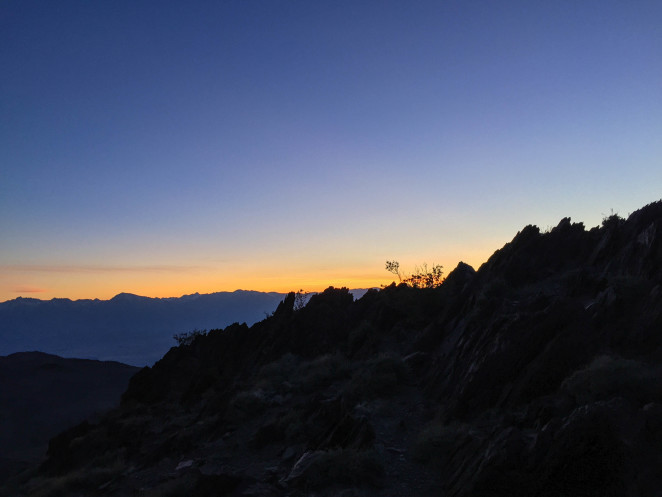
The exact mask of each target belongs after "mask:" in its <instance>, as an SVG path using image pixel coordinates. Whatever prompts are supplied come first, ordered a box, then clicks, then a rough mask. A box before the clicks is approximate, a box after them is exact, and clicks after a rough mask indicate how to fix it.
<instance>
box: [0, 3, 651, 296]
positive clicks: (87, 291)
mask: <svg viewBox="0 0 662 497" xmlns="http://www.w3.org/2000/svg"><path fill="white" fill-rule="evenodd" d="M661 60H662V3H660V2H657V1H632V2H624V1H600V2H598V1H586V2H565V1H559V2H528V1H521V2H517V1H510V2H508V1H506V2H478V1H476V2H474V1H457V2H442V1H439V2H391V1H386V2H360V1H358V2H357V1H352V2H342V1H334V2H303V1H301V2H297V1H287V2H286V1H225V2H162V1H160V2H155V1H146V2H139V1H131V2H128V1H127V2H122V1H113V2H105V3H102V2H86V1H78V2H75V1H66V0H65V1H60V2H19V1H7V2H3V3H2V4H1V5H0V67H2V71H0V73H1V74H0V114H1V115H2V116H3V117H2V119H1V120H0V268H1V270H0V300H6V299H10V298H14V297H16V296H18V295H24V296H28V295H31V296H36V297H39V298H51V297H54V296H58V297H71V298H83V297H100V298H106V297H109V296H112V295H114V294H115V293H118V292H120V291H129V292H133V293H140V294H144V295H151V296H170V295H181V294H183V293H191V292H195V291H201V292H208V291H217V290H234V289H236V288H247V289H259V290H281V291H284V290H288V289H298V288H300V287H303V288H305V289H310V290H317V289H321V288H324V287H325V286H327V284H335V285H341V284H347V285H350V286H373V285H379V284H380V283H387V282H388V281H389V274H388V273H387V272H385V271H384V269H383V265H384V261H385V260H386V259H398V260H400V262H401V265H402V266H403V267H404V268H405V269H409V270H411V269H413V266H414V265H415V264H419V263H422V262H425V261H427V262H428V263H440V264H443V265H444V266H445V268H446V269H447V271H448V270H450V269H452V267H454V266H455V264H457V262H458V261H459V260H465V261H467V262H469V263H471V264H473V265H476V266H478V265H479V264H480V263H482V262H484V261H485V260H486V259H487V257H489V255H490V254H491V253H492V252H493V251H494V250H495V249H497V248H499V247H501V246H502V245H503V244H504V243H505V242H507V241H509V240H510V239H511V238H512V236H514V234H515V233H516V232H517V231H518V230H519V229H521V228H522V227H523V226H525V225H526V224H536V225H538V226H540V227H541V228H543V229H545V228H547V227H549V226H552V225H555V224H556V223H558V221H559V220H560V219H561V218H562V217H565V216H571V217H572V218H573V220H575V221H582V222H584V223H585V224H586V225H587V227H591V226H595V225H597V224H599V223H600V221H601V219H602V217H603V216H604V215H606V214H609V213H610V212H611V210H612V209H613V210H614V211H615V212H617V213H619V214H621V215H627V214H628V213H629V212H632V211H633V210H635V209H637V208H639V207H642V206H643V205H645V204H646V203H649V202H651V201H654V200H658V199H659V198H660V197H662V194H661V193H660V192H661V191H662V188H661V187H662V164H661V162H662V159H661V158H662V138H661V137H662V64H661V63H660V62H661Z"/></svg>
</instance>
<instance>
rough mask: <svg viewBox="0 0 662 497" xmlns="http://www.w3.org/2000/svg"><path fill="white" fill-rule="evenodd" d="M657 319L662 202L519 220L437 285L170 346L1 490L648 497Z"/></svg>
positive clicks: (661, 345)
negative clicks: (97, 414)
mask: <svg viewBox="0 0 662 497" xmlns="http://www.w3.org/2000/svg"><path fill="white" fill-rule="evenodd" d="M661 330H662V201H659V202H655V203H653V204H650V205H648V206H646V207H644V208H642V209H641V210H639V211H637V212H635V213H633V214H632V215H630V216H629V218H628V219H627V220H623V219H620V218H618V217H617V216H611V217H609V218H607V219H605V220H604V222H603V224H602V226H600V227H597V228H593V229H591V230H586V229H585V228H584V226H583V225H582V224H581V223H572V222H571V220H570V219H567V218H566V219H563V220H562V221H561V222H560V223H559V224H558V226H556V227H555V228H553V229H551V230H549V231H548V232H541V231H540V230H539V229H538V228H537V227H535V226H527V227H525V228H524V229H522V230H521V231H520V232H519V233H518V234H517V235H516V236H515V237H514V238H513V240H512V241H511V242H510V243H507V244H506V245H505V246H504V247H503V248H501V249H499V250H497V251H496V252H495V253H494V255H493V256H492V257H490V259H489V260H488V261H487V262H486V263H485V264H483V265H482V266H481V268H480V269H479V270H478V271H474V270H473V268H471V267H469V266H467V265H466V264H463V263H460V264H459V265H458V266H457V267H456V268H455V269H454V270H453V271H452V272H451V273H450V274H449V275H448V277H447V278H446V280H445V282H444V283H443V284H442V285H441V286H439V287H438V288H433V289H416V288H411V287H408V286H406V285H395V284H393V285H391V286H389V287H386V288H384V289H382V290H380V291H377V290H371V291H368V292H367V293H366V294H365V295H364V296H363V297H362V298H361V299H359V300H354V299H353V298H352V296H351V295H350V294H349V291H348V290H347V289H344V288H343V289H335V288H329V289H327V290H326V291H325V292H323V293H321V294H318V295H315V296H313V297H312V298H311V299H310V301H309V302H308V304H307V305H306V306H305V307H303V308H297V306H296V305H295V295H294V294H289V295H287V296H286V297H285V298H284V299H283V300H282V302H281V303H280V304H279V306H278V307H277V309H276V311H275V312H274V313H273V315H272V316H270V317H269V318H268V319H265V320H263V321H260V322H257V323H255V324H254V325H253V326H251V327H248V326H246V325H238V324H234V325H231V326H229V327H226V328H225V329H218V330H213V331H211V332H210V333H209V334H208V335H206V336H199V337H197V338H196V339H195V340H194V341H193V342H192V343H191V344H190V345H186V346H180V347H176V348H172V349H171V350H170V351H169V352H168V353H167V354H166V355H165V356H164V357H163V358H162V359H161V360H160V361H158V362H157V363H156V364H155V365H154V366H153V367H151V368H143V369H142V370H141V371H140V372H139V373H138V374H136V375H135V376H134V377H133V378H132V379H131V381H130V384H129V388H128V389H127V391H126V392H125V393H124V395H123V397H122V405H121V407H120V408H119V409H117V410H116V411H114V412H112V413H110V414H109V415H107V416H106V417H105V418H104V419H102V420H101V421H100V422H98V423H95V424H85V425H80V426H78V427H74V428H72V429H70V430H69V431H67V432H64V433H62V434H60V435H59V436H58V437H56V438H54V439H53V440H52V441H51V443H50V446H49V451H48V459H47V460H46V462H45V463H44V464H43V466H42V467H41V469H40V471H39V473H38V477H36V478H33V479H31V480H30V479H29V477H25V478H24V480H23V483H21V480H17V481H16V482H15V486H14V487H13V488H15V489H18V490H20V489H23V491H26V489H32V490H34V491H39V492H42V494H43V495H57V494H58V493H57V492H65V493H66V492H67V491H71V490H72V489H77V491H81V492H85V493H86V495H128V494H131V493H132V492H135V491H137V489H142V490H141V491H142V492H146V493H147V494H149V495H163V494H171V495H177V494H180V495H183V494H187V495H199V496H216V495H235V496H240V495H243V496H248V495H254V496H255V495H265V496H269V495H271V496H285V495H292V496H298V495H301V496H303V495H312V494H315V495H337V494H340V493H342V492H345V494H346V495H353V496H360V495H366V496H368V495H369V496H377V495H380V496H399V495H418V496H433V495H454V496H458V497H462V496H473V495H480V496H520V495H521V496H539V497H552V496H559V495H563V496H577V497H579V496H592V495H596V496H597V495H600V496H626V495H627V496H629V495H638V496H656V495H658V493H659V489H660V488H662V473H660V471H659V468H660V467H662V450H661V449H660V447H662V334H661V333H660V331H661ZM82 475H85V476H82ZM49 492H50V493H49Z"/></svg>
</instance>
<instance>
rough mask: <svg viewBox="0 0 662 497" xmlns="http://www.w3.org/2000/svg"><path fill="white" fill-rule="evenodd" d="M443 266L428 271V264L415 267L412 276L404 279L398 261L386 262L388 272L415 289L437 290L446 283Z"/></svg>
mask: <svg viewBox="0 0 662 497" xmlns="http://www.w3.org/2000/svg"><path fill="white" fill-rule="evenodd" d="M443 268H444V267H443V266H442V265H441V264H433V265H432V267H431V268H429V269H428V265H427V263H426V262H424V263H423V264H421V265H420V267H419V266H415V267H414V272H413V273H412V275H411V276H407V277H406V278H403V277H402V273H401V272H400V263H399V262H398V261H386V270H387V271H388V272H390V273H393V274H395V275H396V276H397V277H398V279H399V280H400V282H401V283H406V284H407V285H409V286H412V287H414V288H435V287H438V286H439V285H441V284H442V283H443V282H444V271H443Z"/></svg>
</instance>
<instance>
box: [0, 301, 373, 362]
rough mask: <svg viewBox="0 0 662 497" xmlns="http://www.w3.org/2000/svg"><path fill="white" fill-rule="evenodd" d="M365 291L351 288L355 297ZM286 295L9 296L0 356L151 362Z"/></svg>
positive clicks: (254, 316)
mask: <svg viewBox="0 0 662 497" xmlns="http://www.w3.org/2000/svg"><path fill="white" fill-rule="evenodd" d="M365 291H366V290H360V289H358V290H353V291H352V292H353V293H354V295H355V296H356V297H357V298H359V297H360V296H361V295H363V294H364V293H365ZM285 295H286V294H284V293H277V292H256V291H248V290H236V291H234V292H216V293H211V294H192V295H184V296H182V297H170V298H151V297H141V296H138V295H133V294H129V293H121V294H118V295H116V296H115V297H113V298H112V299H110V300H99V299H94V300H89V299H86V300H70V299H51V300H39V299H32V298H20V297H19V298H17V299H14V300H9V301H7V302H2V303H0V356H2V355H8V354H11V353H14V352H24V351H40V352H46V353H49V354H55V355H59V356H64V357H76V358H85V359H98V360H103V361H118V362H122V363H125V364H130V365H133V366H146V365H151V364H153V363H154V362H155V361H157V360H158V359H160V358H161V357H162V356H163V354H165V353H166V352H167V351H168V349H169V348H170V347H173V346H175V345H176V343H175V340H174V339H173V336H174V335H175V334H179V333H188V332H191V331H193V330H195V329H197V330H211V329H218V328H223V327H225V326H228V325H230V324H232V323H235V322H237V323H246V324H248V325H252V324H254V323H256V322H257V321H260V320H262V319H264V318H265V317H266V316H268V315H269V314H271V313H272V312H273V311H274V310H275V309H276V306H277V305H278V303H279V302H280V301H281V300H282V299H283V298H284V296H285Z"/></svg>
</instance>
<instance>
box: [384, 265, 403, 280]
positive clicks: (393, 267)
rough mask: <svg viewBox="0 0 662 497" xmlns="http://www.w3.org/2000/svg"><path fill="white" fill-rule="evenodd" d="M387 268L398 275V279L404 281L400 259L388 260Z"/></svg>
mask: <svg viewBox="0 0 662 497" xmlns="http://www.w3.org/2000/svg"><path fill="white" fill-rule="evenodd" d="M386 270H387V271H388V272H389V273H393V274H394V275H396V276H397V277H398V281H400V282H402V273H400V263H399V262H398V261H386Z"/></svg>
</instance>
